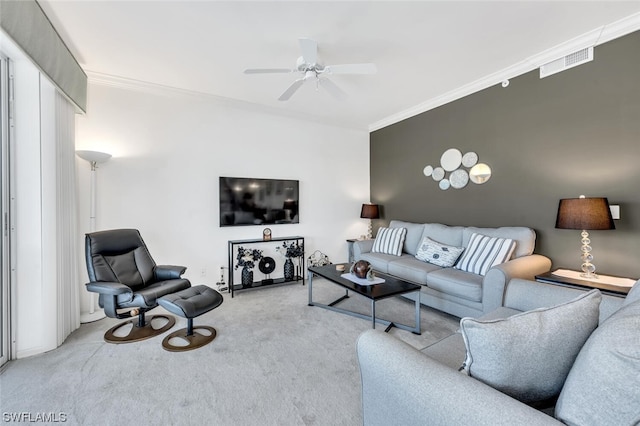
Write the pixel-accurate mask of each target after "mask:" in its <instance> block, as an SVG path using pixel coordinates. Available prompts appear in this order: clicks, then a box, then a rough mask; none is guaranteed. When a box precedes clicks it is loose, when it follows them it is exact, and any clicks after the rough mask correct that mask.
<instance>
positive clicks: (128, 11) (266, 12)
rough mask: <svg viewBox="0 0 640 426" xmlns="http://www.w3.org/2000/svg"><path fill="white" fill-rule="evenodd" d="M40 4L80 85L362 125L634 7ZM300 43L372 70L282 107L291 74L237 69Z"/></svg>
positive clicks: (293, 51) (278, 58)
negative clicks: (146, 90) (178, 95)
mask: <svg viewBox="0 0 640 426" xmlns="http://www.w3.org/2000/svg"><path fill="white" fill-rule="evenodd" d="M39 3H40V4H41V6H42V8H43V10H44V11H45V13H46V14H47V15H48V16H49V18H50V20H51V21H52V23H53V24H54V26H55V27H56V29H57V30H58V32H59V33H60V35H61V36H62V38H63V39H64V40H65V42H66V43H67V45H68V46H69V48H70V50H71V51H72V53H73V54H74V55H75V56H76V58H77V59H78V61H79V62H80V64H81V65H82V67H83V68H84V69H85V71H87V73H88V74H89V77H90V79H97V78H100V79H103V78H104V77H107V78H108V79H112V78H111V77H114V78H113V80H117V81H121V82H122V81H127V80H129V79H130V80H135V81H140V82H144V83H145V84H146V83H151V84H153V85H162V86H169V87H173V88H178V89H183V90H188V91H194V92H198V93H204V94H207V95H214V96H218V97H222V98H227V99H231V100H233V101H232V102H234V103H235V101H239V102H238V104H239V105H245V106H249V107H257V108H260V109H266V110H270V111H274V112H277V113H282V114H287V115H295V116H300V117H306V118H311V119H314V120H319V121H324V122H328V123H333V124H339V125H345V126H349V127H356V128H364V129H366V128H369V129H375V128H378V127H381V123H385V122H393V121H396V120H397V119H394V117H398V116H403V114H404V115H407V113H406V112H407V111H414V110H416V108H419V106H420V105H425V104H429V102H430V100H434V99H442V98H443V97H446V96H447V94H451V93H454V92H456V90H459V88H461V87H465V86H469V85H470V84H472V83H473V82H478V81H479V80H483V81H484V82H485V83H486V82H488V81H489V82H490V79H487V76H493V78H503V77H504V76H507V77H514V76H515V74H514V75H508V73H509V72H513V70H516V69H522V67H520V68H517V67H516V68H514V64H522V63H527V62H531V58H532V57H536V55H539V54H540V53H542V52H544V51H547V50H548V49H551V48H554V47H556V46H558V45H560V44H562V43H565V42H567V41H568V40H571V39H574V38H576V37H579V36H581V35H584V34H585V33H589V32H591V33H592V34H599V32H600V31H601V30H602V29H603V26H606V25H609V24H612V23H614V22H616V21H618V20H620V19H622V18H625V17H629V16H630V15H635V14H637V13H640V1H628V2H618V1H564V2H562V1H526V2H515V1H491V2H490V1H466V2H460V1H438V2H436V1H409V2H400V1H338V2H326V1H314V2H301V1H257V2H246V1H149V0H147V1H113V0H111V1H95V0H75V1H63V0H39ZM638 16H640V15H638ZM634 19H635V18H634ZM609 27H611V25H609ZM607 28H608V27H607ZM299 37H310V38H312V39H314V40H316V41H317V42H318V46H319V52H318V56H319V59H320V61H322V62H323V63H324V64H325V65H330V64H342V63H360V62H374V63H375V64H376V65H377V68H378V73H377V74H376V75H364V76H356V75H339V76H338V75H336V76H332V77H331V80H332V81H333V82H334V83H336V84H337V85H339V86H340V87H341V88H342V89H343V90H344V91H345V92H347V94H348V98H347V99H346V100H344V101H338V100H335V99H334V98H333V97H331V96H330V95H329V94H328V93H326V92H324V91H323V90H322V89H321V90H320V91H318V92H316V90H315V85H313V84H307V85H305V86H303V87H302V88H301V89H300V90H299V91H298V92H297V93H296V94H295V95H294V96H293V97H292V98H291V99H290V100H289V101H286V102H282V101H278V100H277V98H278V96H280V94H281V93H282V92H283V91H284V90H285V89H286V88H287V87H288V86H289V84H290V83H291V82H293V80H295V79H296V78H297V75H295V74H267V75H245V74H243V70H244V69H245V68H266V67H269V68H270V67H276V68H282V67H284V68H295V63H296V59H297V57H298V56H300V52H299V46H298V41H297V39H298V38H299ZM594 41H597V40H594ZM581 47H584V46H581ZM538 57H539V56H538ZM551 59H555V58H551ZM596 60H597V58H596ZM538 65H541V64H533V65H531V64H529V69H533V68H535V67H536V66H538ZM510 67H511V68H510ZM509 70H511V71H509ZM123 79H124V80H123ZM496 81H498V82H499V81H500V80H496ZM89 108H91V106H90V104H89ZM90 112H91V111H90V109H89V113H90ZM403 112H404V113H403ZM409 115H410V114H409Z"/></svg>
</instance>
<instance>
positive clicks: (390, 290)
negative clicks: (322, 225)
mask: <svg viewBox="0 0 640 426" xmlns="http://www.w3.org/2000/svg"><path fill="white" fill-rule="evenodd" d="M349 266H350V265H349V264H345V270H344V271H338V270H336V265H326V266H311V267H309V268H308V270H309V272H310V274H309V306H318V307H321V308H325V309H329V310H331V311H335V312H340V313H343V314H347V315H351V316H354V317H358V318H364V319H368V320H371V324H372V326H373V328H376V322H378V323H381V324H384V325H386V326H387V328H386V330H385V331H389V330H390V329H391V327H397V328H400V329H402V330H407V331H411V332H412V333H414V334H421V331H420V286H419V285H417V284H413V283H410V282H407V281H403V280H401V279H398V278H394V277H391V276H389V275H386V274H383V273H380V272H376V277H380V278H383V279H384V280H385V281H384V282H383V283H380V284H370V285H360V284H356V283H354V282H353V281H350V280H348V279H346V278H343V277H342V276H341V275H342V274H344V273H348V272H349ZM314 276H318V277H322V278H324V279H326V280H328V281H329V282H332V283H334V284H337V285H339V286H340V287H343V288H344V289H345V294H344V296H342V297H340V298H338V299H336V300H335V301H333V302H331V303H329V304H328V305H325V304H322V303H318V302H314V301H313V277H314ZM349 292H353V293H355V294H359V295H360V296H362V297H366V298H367V299H369V300H370V301H371V315H364V314H361V313H359V312H354V311H350V310H347V309H341V308H338V307H336V305H337V304H338V303H340V302H342V301H343V300H345V299H348V298H349V297H350V296H349ZM413 292H415V293H416V298H415V309H416V312H415V314H416V318H415V326H414V327H411V326H409V325H405V324H400V323H397V322H392V321H388V320H385V319H382V318H377V317H376V302H377V301H378V300H382V299H387V298H389V297H393V296H399V295H401V294H406V293H413Z"/></svg>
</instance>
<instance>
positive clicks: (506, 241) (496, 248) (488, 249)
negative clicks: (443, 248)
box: [455, 233, 516, 275]
mask: <svg viewBox="0 0 640 426" xmlns="http://www.w3.org/2000/svg"><path fill="white" fill-rule="evenodd" d="M515 248H516V242H515V241H513V240H512V239H510V238H498V237H489V236H487V235H482V234H476V233H473V234H472V235H471V238H470V239H469V246H468V247H467V248H466V249H465V251H464V253H463V254H462V256H461V257H460V260H458V263H456V266H455V268H456V269H460V270H462V271H466V272H472V273H474V274H479V275H486V273H487V272H488V271H489V269H490V268H491V267H492V266H495V265H499V264H501V263H504V262H506V261H507V260H509V259H510V258H511V255H512V254H513V251H514V250H515Z"/></svg>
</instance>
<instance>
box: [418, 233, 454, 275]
mask: <svg viewBox="0 0 640 426" xmlns="http://www.w3.org/2000/svg"><path fill="white" fill-rule="evenodd" d="M463 251H464V247H456V246H450V245H447V244H444V243H439V242H438V241H434V240H432V239H431V238H429V237H424V238H423V239H422V242H421V243H420V245H419V246H418V252H417V253H416V259H418V260H421V261H423V262H429V263H433V264H434V265H438V266H442V267H443V268H450V267H451V266H453V265H454V264H455V263H456V260H458V258H459V257H460V255H461V254H462V252H463Z"/></svg>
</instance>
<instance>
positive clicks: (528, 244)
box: [462, 226, 536, 259]
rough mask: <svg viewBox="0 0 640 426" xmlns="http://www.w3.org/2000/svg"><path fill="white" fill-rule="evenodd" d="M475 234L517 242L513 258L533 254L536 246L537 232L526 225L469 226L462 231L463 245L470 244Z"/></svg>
mask: <svg viewBox="0 0 640 426" xmlns="http://www.w3.org/2000/svg"><path fill="white" fill-rule="evenodd" d="M473 234H482V235H488V236H490V237H499V238H509V239H512V240H514V241H515V242H516V249H515V251H514V252H513V258H514V259H517V258H518V257H522V256H528V255H530V254H533V250H534V249H535V246H536V233H535V232H534V230H533V229H531V228H527V227H524V226H503V227H500V228H475V227H473V226H470V227H467V228H465V229H464V231H463V232H462V245H463V246H464V247H468V246H469V240H470V239H471V236H472V235H473Z"/></svg>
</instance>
